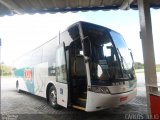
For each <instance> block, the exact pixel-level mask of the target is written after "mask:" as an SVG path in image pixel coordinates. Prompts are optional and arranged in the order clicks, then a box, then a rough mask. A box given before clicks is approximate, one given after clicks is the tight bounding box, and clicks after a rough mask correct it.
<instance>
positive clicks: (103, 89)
mask: <svg viewBox="0 0 160 120" xmlns="http://www.w3.org/2000/svg"><path fill="white" fill-rule="evenodd" d="M90 91H92V92H96V93H103V94H109V93H110V92H109V89H108V88H107V87H103V86H91V88H90Z"/></svg>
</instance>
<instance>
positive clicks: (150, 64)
mask: <svg viewBox="0 0 160 120" xmlns="http://www.w3.org/2000/svg"><path fill="white" fill-rule="evenodd" d="M137 1H138V9H139V18H140V26H141V32H140V33H141V35H140V36H141V39H142V48H143V58H144V72H145V83H146V96H147V107H148V112H149V113H150V112H151V111H150V98H149V86H148V85H155V86H156V85H157V75H156V66H155V56H154V45H153V36H152V23H151V14H150V5H149V0H137Z"/></svg>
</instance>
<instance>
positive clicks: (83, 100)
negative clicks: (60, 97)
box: [76, 98, 86, 107]
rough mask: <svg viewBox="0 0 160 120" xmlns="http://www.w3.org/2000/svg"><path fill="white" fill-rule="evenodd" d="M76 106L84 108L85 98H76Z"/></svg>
mask: <svg viewBox="0 0 160 120" xmlns="http://www.w3.org/2000/svg"><path fill="white" fill-rule="evenodd" d="M76 105H79V106H82V107H86V99H85V98H78V99H77V101H76Z"/></svg>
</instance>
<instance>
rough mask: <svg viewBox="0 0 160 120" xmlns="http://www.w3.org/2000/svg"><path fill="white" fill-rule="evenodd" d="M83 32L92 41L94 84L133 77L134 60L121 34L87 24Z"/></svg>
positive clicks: (104, 83)
mask: <svg viewBox="0 0 160 120" xmlns="http://www.w3.org/2000/svg"><path fill="white" fill-rule="evenodd" d="M83 34H84V35H85V36H88V38H89V40H90V42H91V50H92V52H91V57H90V61H89V66H90V75H91V83H92V84H95V85H97V84H101V85H106V84H107V83H108V84H111V83H112V81H124V80H129V79H131V76H133V75H132V73H133V71H134V70H133V71H132V69H133V61H132V58H131V55H130V53H129V50H128V48H127V46H126V44H125V41H124V40H123V38H122V37H121V35H120V34H119V33H117V32H114V31H112V30H109V29H106V28H104V27H100V26H94V25H87V26H85V27H83Z"/></svg>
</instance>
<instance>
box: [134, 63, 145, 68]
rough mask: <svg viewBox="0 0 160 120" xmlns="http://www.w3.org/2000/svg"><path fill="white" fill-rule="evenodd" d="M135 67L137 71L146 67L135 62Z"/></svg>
mask: <svg viewBox="0 0 160 120" xmlns="http://www.w3.org/2000/svg"><path fill="white" fill-rule="evenodd" d="M134 67H135V69H144V65H143V64H142V63H140V62H135V63H134Z"/></svg>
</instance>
